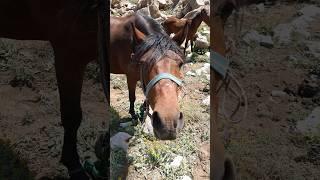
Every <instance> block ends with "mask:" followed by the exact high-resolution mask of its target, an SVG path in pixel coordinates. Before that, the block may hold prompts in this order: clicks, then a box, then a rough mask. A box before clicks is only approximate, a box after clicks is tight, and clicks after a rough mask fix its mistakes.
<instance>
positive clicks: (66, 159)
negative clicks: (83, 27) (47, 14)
mask: <svg viewBox="0 0 320 180" xmlns="http://www.w3.org/2000/svg"><path fill="white" fill-rule="evenodd" d="M72 59H74V57H73V58H72V57H60V56H59V54H58V55H56V63H55V67H56V76H57V81H58V87H59V94H60V111H61V121H62V126H63V128H64V141H63V147H62V156H61V162H62V163H63V164H64V165H65V166H66V167H67V169H68V172H69V175H70V179H75V180H88V179H89V177H88V176H87V174H86V173H85V170H84V169H83V168H82V165H81V163H80V159H79V155H78V152H77V131H78V128H79V126H80V123H81V120H82V111H81V105H80V98H81V87H82V80H83V74H84V69H85V64H83V63H81V62H79V61H77V62H76V63H75V61H72ZM77 60H79V59H77Z"/></svg>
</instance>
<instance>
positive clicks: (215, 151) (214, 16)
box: [210, 0, 264, 180]
mask: <svg viewBox="0 0 320 180" xmlns="http://www.w3.org/2000/svg"><path fill="white" fill-rule="evenodd" d="M261 2H264V0H214V1H213V2H212V3H211V14H210V24H211V26H210V27H211V33H210V36H211V37H210V39H212V40H213V41H211V42H210V49H211V55H212V52H215V53H217V54H220V55H221V56H225V55H226V45H225V39H224V37H225V35H224V25H225V23H226V21H227V19H228V17H229V16H230V15H231V14H232V12H233V11H238V10H239V8H241V7H242V6H247V5H250V4H255V3H261ZM211 61H217V59H211ZM211 63H213V62H211ZM213 64H214V63H213ZM210 79H211V82H210V84H211V88H210V90H211V99H210V102H211V114H210V115H211V125H210V131H211V134H210V135H211V136H210V137H211V139H212V141H211V153H210V154H211V156H213V157H212V160H211V167H210V169H211V172H210V177H211V179H216V180H234V179H236V174H235V170H234V166H233V163H232V161H231V159H230V158H228V157H227V156H226V155H225V152H224V151H225V150H224V145H223V143H222V142H221V139H220V138H219V137H218V132H217V125H218V122H219V120H218V108H219V97H218V92H217V91H218V85H219V84H220V83H221V81H222V80H223V77H222V76H221V74H219V73H218V72H217V71H215V70H213V69H211V78H210Z"/></svg>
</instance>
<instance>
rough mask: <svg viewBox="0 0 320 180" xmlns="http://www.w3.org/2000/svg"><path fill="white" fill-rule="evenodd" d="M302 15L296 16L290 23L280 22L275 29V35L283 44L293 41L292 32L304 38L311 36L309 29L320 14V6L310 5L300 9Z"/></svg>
mask: <svg viewBox="0 0 320 180" xmlns="http://www.w3.org/2000/svg"><path fill="white" fill-rule="evenodd" d="M298 13H299V14H301V16H299V17H297V18H295V19H294V20H292V21H291V22H290V23H285V24H279V25H278V26H276V27H275V28H274V29H273V32H274V37H275V38H277V39H278V42H279V43H280V44H281V45H288V44H289V43H290V42H291V34H292V32H296V33H298V34H299V35H302V36H303V37H304V38H308V37H310V33H309V32H308V31H307V27H308V26H309V24H310V23H311V22H312V21H314V17H315V16H317V15H319V14H320V8H319V7H317V6H314V5H309V6H306V7H304V8H302V9H301V10H299V11H298Z"/></svg>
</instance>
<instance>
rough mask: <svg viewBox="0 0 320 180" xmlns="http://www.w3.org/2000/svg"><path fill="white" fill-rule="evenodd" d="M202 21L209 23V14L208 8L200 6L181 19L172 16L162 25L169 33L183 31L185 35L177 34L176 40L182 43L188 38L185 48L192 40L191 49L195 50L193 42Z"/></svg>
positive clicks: (179, 43)
mask: <svg viewBox="0 0 320 180" xmlns="http://www.w3.org/2000/svg"><path fill="white" fill-rule="evenodd" d="M202 21H204V22H205V23H206V24H209V15H208V10H207V9H205V8H203V7H200V9H195V10H194V11H192V12H189V13H188V14H186V16H185V17H183V18H181V19H178V18H176V17H174V16H171V17H169V18H168V19H166V20H165V21H164V22H163V23H162V26H163V27H164V29H165V31H166V32H167V33H168V34H171V33H174V34H179V33H180V34H182V33H183V34H184V35H182V36H179V37H178V35H177V36H176V37H175V38H174V40H175V41H176V42H177V43H178V45H181V44H182V43H183V41H184V40H186V42H185V48H187V45H188V42H189V41H190V43H191V51H193V42H194V41H195V39H196V38H197V36H196V33H197V30H198V28H199V26H200V24H201V23H202Z"/></svg>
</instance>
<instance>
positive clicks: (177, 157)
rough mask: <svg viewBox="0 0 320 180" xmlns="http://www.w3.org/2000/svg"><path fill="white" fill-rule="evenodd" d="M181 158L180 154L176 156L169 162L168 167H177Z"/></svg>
mask: <svg viewBox="0 0 320 180" xmlns="http://www.w3.org/2000/svg"><path fill="white" fill-rule="evenodd" d="M182 160H183V157H182V156H179V155H178V156H176V157H175V158H174V159H173V161H172V162H171V163H170V167H173V168H177V167H179V166H180V165H181V163H182Z"/></svg>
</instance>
